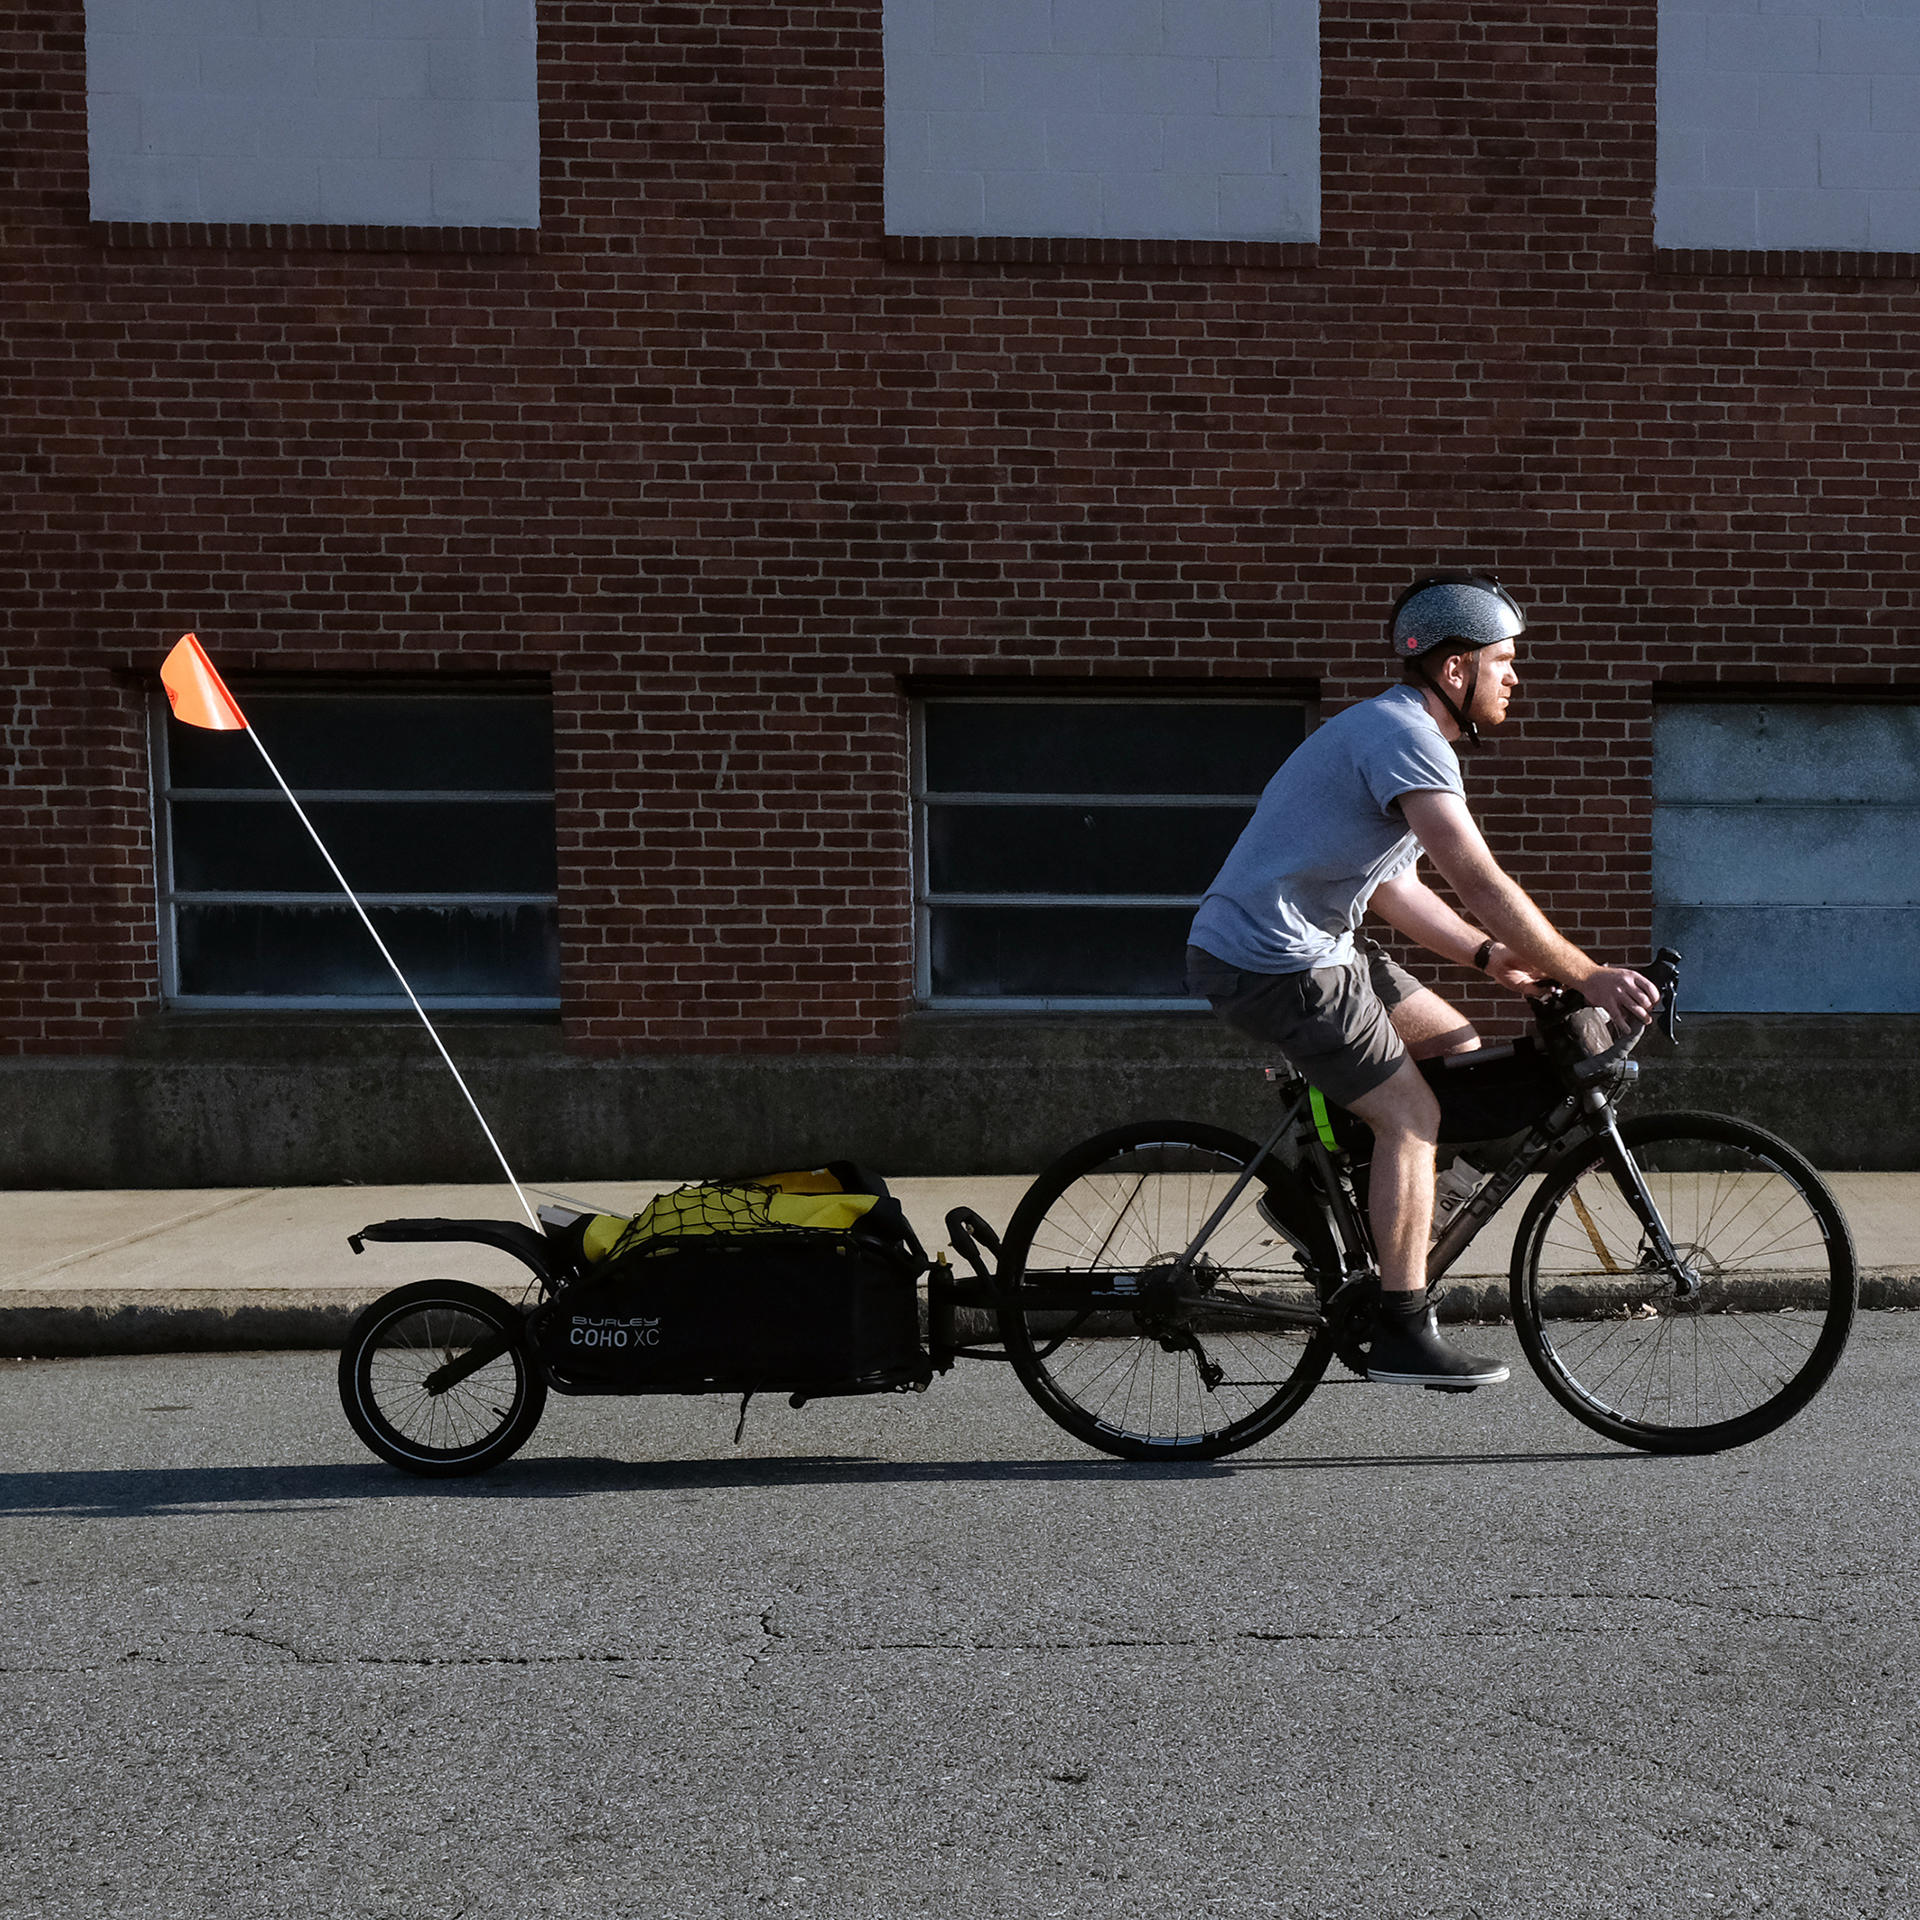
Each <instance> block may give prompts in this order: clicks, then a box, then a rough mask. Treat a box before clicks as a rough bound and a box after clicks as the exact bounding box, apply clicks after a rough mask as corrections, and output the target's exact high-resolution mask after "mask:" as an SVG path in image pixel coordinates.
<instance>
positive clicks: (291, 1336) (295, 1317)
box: [0, 1287, 387, 1360]
mask: <svg viewBox="0 0 1920 1920" xmlns="http://www.w3.org/2000/svg"><path fill="white" fill-rule="evenodd" d="M385 1291H387V1290H386V1289H385V1288H377V1287H376V1288H369V1289H368V1290H367V1291H365V1292H364V1293H363V1292H360V1291H358V1290H351V1291H349V1290H347V1289H343V1288H328V1289H326V1290H324V1291H322V1290H320V1289H317V1288H316V1289H313V1290H311V1291H302V1290H299V1289H295V1288H289V1287H261V1288H254V1289H231V1288H221V1289H214V1288H210V1287H209V1288H202V1289H192V1290H180V1291H173V1290H166V1291H161V1290H149V1291H141V1292H131V1291H129V1292H124V1293H114V1292H109V1291H106V1290H104V1289H100V1288H94V1289H81V1288H77V1287H69V1288H47V1289H36V1290H34V1291H32V1292H28V1291H25V1290H22V1291H20V1292H17V1293H0V1354H6V1355H8V1356H9V1357H15V1358H19V1359H26V1360H70V1359H79V1358H83V1357H86V1356H90V1355H100V1354H126V1353H244V1352H249V1351H257V1350H261V1349H268V1348H287V1347H297V1348H326V1347H331V1348H334V1349H336V1350H337V1349H338V1347H339V1346H340V1343H341V1342H342V1341H343V1340H344V1339H345V1338H346V1334H347V1329H348V1328H349V1327H350V1326H352V1325H353V1322H354V1319H355V1317H356V1316H357V1315H358V1314H359V1312H360V1311H361V1309H362V1308H363V1307H366V1306H368V1305H370V1304H371V1303H372V1302H373V1301H375V1300H377V1299H379V1297H380V1295H381V1294H382V1293H383V1292H385Z"/></svg>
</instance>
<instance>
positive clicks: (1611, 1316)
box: [1511, 1113, 1858, 1453]
mask: <svg viewBox="0 0 1920 1920" xmlns="http://www.w3.org/2000/svg"><path fill="white" fill-rule="evenodd" d="M1620 1137H1621V1140H1622V1141H1623V1143H1624V1144H1625V1146H1626V1147H1627V1150H1628V1152H1629V1153H1630V1154H1631V1155H1632V1157H1633V1160H1634V1163H1635V1164H1636V1165H1637V1166H1638V1167H1639V1168H1640V1171H1641V1176H1642V1178H1643V1179H1644V1180H1645V1182H1646V1185H1647V1187H1648V1190H1649V1191H1650V1192H1651V1193H1652V1195H1653V1198H1654V1201H1655V1203H1656V1205H1657V1206H1658V1207H1659V1209H1660V1213H1661V1217H1662V1219H1663V1220H1664V1221H1665V1223H1666V1226H1667V1231H1668V1233H1669V1236H1670V1237H1671V1239H1672V1241H1673V1244H1674V1247H1675V1250H1676V1251H1677V1252H1678V1253H1679V1254H1680V1256H1681V1258H1682V1259H1683V1260H1684V1261H1685V1262H1686V1263H1687V1264H1688V1265H1689V1266H1690V1267H1691V1268H1693V1269H1694V1270H1695V1271H1696V1273H1697V1274H1698V1276H1699V1281H1700V1285H1699V1289H1698V1291H1697V1292H1696V1293H1695V1294H1694V1295H1693V1296H1692V1297H1691V1298H1690V1299H1682V1298H1680V1297H1678V1295H1677V1292H1676V1289H1675V1286H1674V1283H1673V1281H1672V1280H1671V1278H1670V1277H1669V1276H1668V1275H1667V1274H1665V1273H1664V1272H1662V1271H1660V1269H1659V1262H1658V1259H1657V1256H1656V1255H1655V1254H1654V1253H1653V1252H1652V1250H1651V1249H1650V1248H1649V1246H1648V1245H1647V1242H1646V1238H1645V1235H1644V1234H1643V1232H1642V1229H1641V1227H1640V1225H1639V1222H1638V1220H1637V1218H1636V1217H1635V1215H1634V1213H1633V1211H1632V1209H1631V1208H1630V1207H1629V1205H1628V1203H1627V1200H1626V1197H1625V1195H1624V1193H1623V1191H1622V1189H1621V1186H1620V1184H1619V1182H1618V1181H1617V1180H1616V1179H1615V1177H1614V1175H1613V1174H1612V1172H1611V1171H1610V1170H1609V1169H1608V1167H1607V1165H1606V1163H1605V1146H1606V1143H1605V1141H1604V1140H1602V1139H1593V1140H1590V1141H1587V1142H1586V1143H1584V1144H1583V1145H1581V1146H1579V1147H1577V1148H1575V1149H1574V1150H1573V1152H1572V1153H1570V1154H1569V1155H1567V1156H1566V1157H1564V1158H1563V1159H1561V1160H1560V1161H1559V1162H1558V1163H1557V1164H1555V1165H1553V1166H1551V1167H1549V1168H1548V1169H1547V1172H1546V1176H1545V1178H1544V1180H1543V1181H1542V1183H1541V1186H1540V1188H1539V1190H1538V1192H1537V1193H1536V1194H1535V1195H1534V1197H1533V1200H1532V1203H1531V1204H1530V1205H1529V1206H1528V1208H1527V1210H1526V1213H1525V1214H1524V1216H1523V1217H1522V1219H1521V1222H1520V1227H1519V1231H1518V1232H1517V1233H1516V1235H1515V1237H1514V1251H1513V1268H1512V1275H1511V1281H1512V1299H1513V1317H1514V1326H1515V1329H1516V1331H1517V1332H1518V1334H1519V1336H1520V1344H1521V1347H1522V1348H1523V1349H1524V1351H1525V1353H1526V1356H1527V1359H1528V1361H1529V1363H1530V1364H1531V1365H1532V1367H1533V1370H1534V1372H1535V1373H1537V1374H1538V1375H1539V1376H1540V1380H1541V1382H1542V1384H1543V1385H1544V1386H1545V1387H1546V1389H1547V1391H1548V1392H1549V1393H1550V1394H1552V1395H1553V1397H1554V1399H1556V1400H1557V1401H1558V1402H1559V1403H1560V1404H1561V1406H1563V1407H1565V1408H1566V1409H1567V1411H1568V1412H1569V1413H1571V1414H1572V1415H1573V1416H1574V1418H1575V1419H1577V1420H1581V1421H1583V1422H1585V1424H1586V1425H1587V1426H1589V1427H1591V1428H1593V1429H1594V1431H1595V1432H1597V1433H1602V1434H1605V1435H1606V1436H1607V1437H1608V1438H1609V1439H1613V1440H1618V1441H1621V1442H1622V1443H1624V1444H1625V1445H1627V1446H1630V1447H1638V1448H1641V1449H1642V1450H1644V1451H1646V1452H1650V1453H1714V1452H1718V1451H1719V1450H1720V1449H1722V1448H1725V1447H1736V1446H1744V1445H1745V1444H1746V1443H1747V1442H1749V1441H1751V1440H1757V1439H1759V1438H1760V1437H1761V1435H1763V1434H1767V1433H1771V1432H1772V1431H1773V1430H1774V1429H1775V1428H1776V1427H1778V1426H1780V1425H1781V1424H1782V1423H1783V1422H1785V1421H1787V1420H1789V1419H1791V1418H1792V1417H1793V1415H1794V1414H1796V1413H1798V1412H1799V1411H1800V1410H1801V1408H1803V1407H1804V1406H1805V1405H1806V1404H1807V1402H1808V1401H1809V1400H1811V1399H1812V1398H1813V1396H1814V1395H1815V1394H1816V1393H1817V1392H1819V1390H1820V1388H1821V1387H1822V1386H1823V1385H1824V1384H1825V1382H1826V1380H1827V1378H1828V1377H1829V1375H1831V1374H1832V1372H1833V1369H1834V1367H1835V1365H1836V1364H1837V1363H1838V1361H1839V1358H1840V1354H1841V1351H1842V1350H1843V1349H1844V1348H1845V1346H1846V1343H1847V1335H1848V1333H1849V1331H1850V1329H1851V1328H1852V1325H1853V1314H1854V1305H1855V1299H1856V1295H1857V1291H1858V1279H1857V1275H1856V1272H1855V1267H1854V1256H1853V1239H1852V1235H1851V1234H1850V1233H1849V1232H1848V1229H1847V1223H1846V1219H1845V1216H1844V1215H1843V1214H1842V1213H1841V1211H1840V1206H1839V1203H1838V1202H1837V1201H1836V1200H1835V1199H1834V1197H1833V1194H1832V1191H1831V1190H1830V1189H1829V1188H1828V1186H1827V1184H1826V1182H1825V1181H1824V1180H1822V1179H1821V1178H1820V1176H1819V1174H1818V1173H1816V1172H1815V1171H1814V1170H1813V1168H1812V1167H1811V1166H1810V1165H1808V1163H1807V1162H1806V1160H1805V1159H1804V1158H1803V1157H1802V1156H1801V1155H1800V1154H1798V1153H1797V1152H1795V1151H1794V1149H1793V1148H1792V1147H1790V1146H1788V1145H1787V1143H1786V1142H1785V1141H1784V1140H1781V1139H1779V1138H1778V1137H1777V1136H1776V1135H1774V1134H1771V1133H1768V1132H1767V1131H1766V1130H1765V1129H1764V1128H1761V1127H1756V1126H1752V1125H1750V1124H1748V1123H1747V1122H1746V1121H1744V1120H1735V1119H1732V1118H1729V1117H1728V1116H1726V1115H1723V1114H1712V1113H1651V1114H1641V1115H1637V1116H1636V1117H1635V1118H1633V1119H1631V1120H1627V1121H1623V1122H1622V1123H1621V1125H1620Z"/></svg>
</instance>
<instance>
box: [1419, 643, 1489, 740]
mask: <svg viewBox="0 0 1920 1920" xmlns="http://www.w3.org/2000/svg"><path fill="white" fill-rule="evenodd" d="M1419 669H1420V678H1421V679H1422V680H1423V681H1424V682H1425V683H1426V684H1427V685H1428V686H1429V687H1431V688H1432V689H1433V690H1434V692H1435V693H1437V694H1438V695H1439V696H1440V704H1441V705H1442V706H1443V707H1445V708H1446V710H1447V711H1448V712H1449V713H1450V714H1451V715H1452V716H1453V724H1454V725H1455V726H1456V727H1458V728H1459V729H1460V744H1461V745H1462V746H1466V747H1477V746H1478V745H1479V744H1480V729H1479V728H1478V727H1477V726H1475V725H1474V723H1473V721H1472V719H1471V717H1470V716H1471V715H1472V713H1473V696H1474V694H1475V693H1476V692H1477V691H1478V690H1479V686H1480V649H1479V648H1478V647H1475V648H1474V649H1473V659H1472V662H1471V664H1470V665H1469V666H1468V668H1467V697H1466V711H1465V712H1462V711H1461V709H1460V708H1459V707H1456V706H1455V705H1454V704H1453V698H1452V696H1451V695H1450V694H1449V693H1448V692H1447V690H1446V688H1445V687H1443V686H1442V685H1441V684H1440V682H1439V680H1438V678H1437V677H1436V676H1435V675H1434V674H1432V673H1430V672H1429V671H1428V670H1427V663H1426V662H1425V661H1424V660H1422V661H1421V662H1419Z"/></svg>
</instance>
